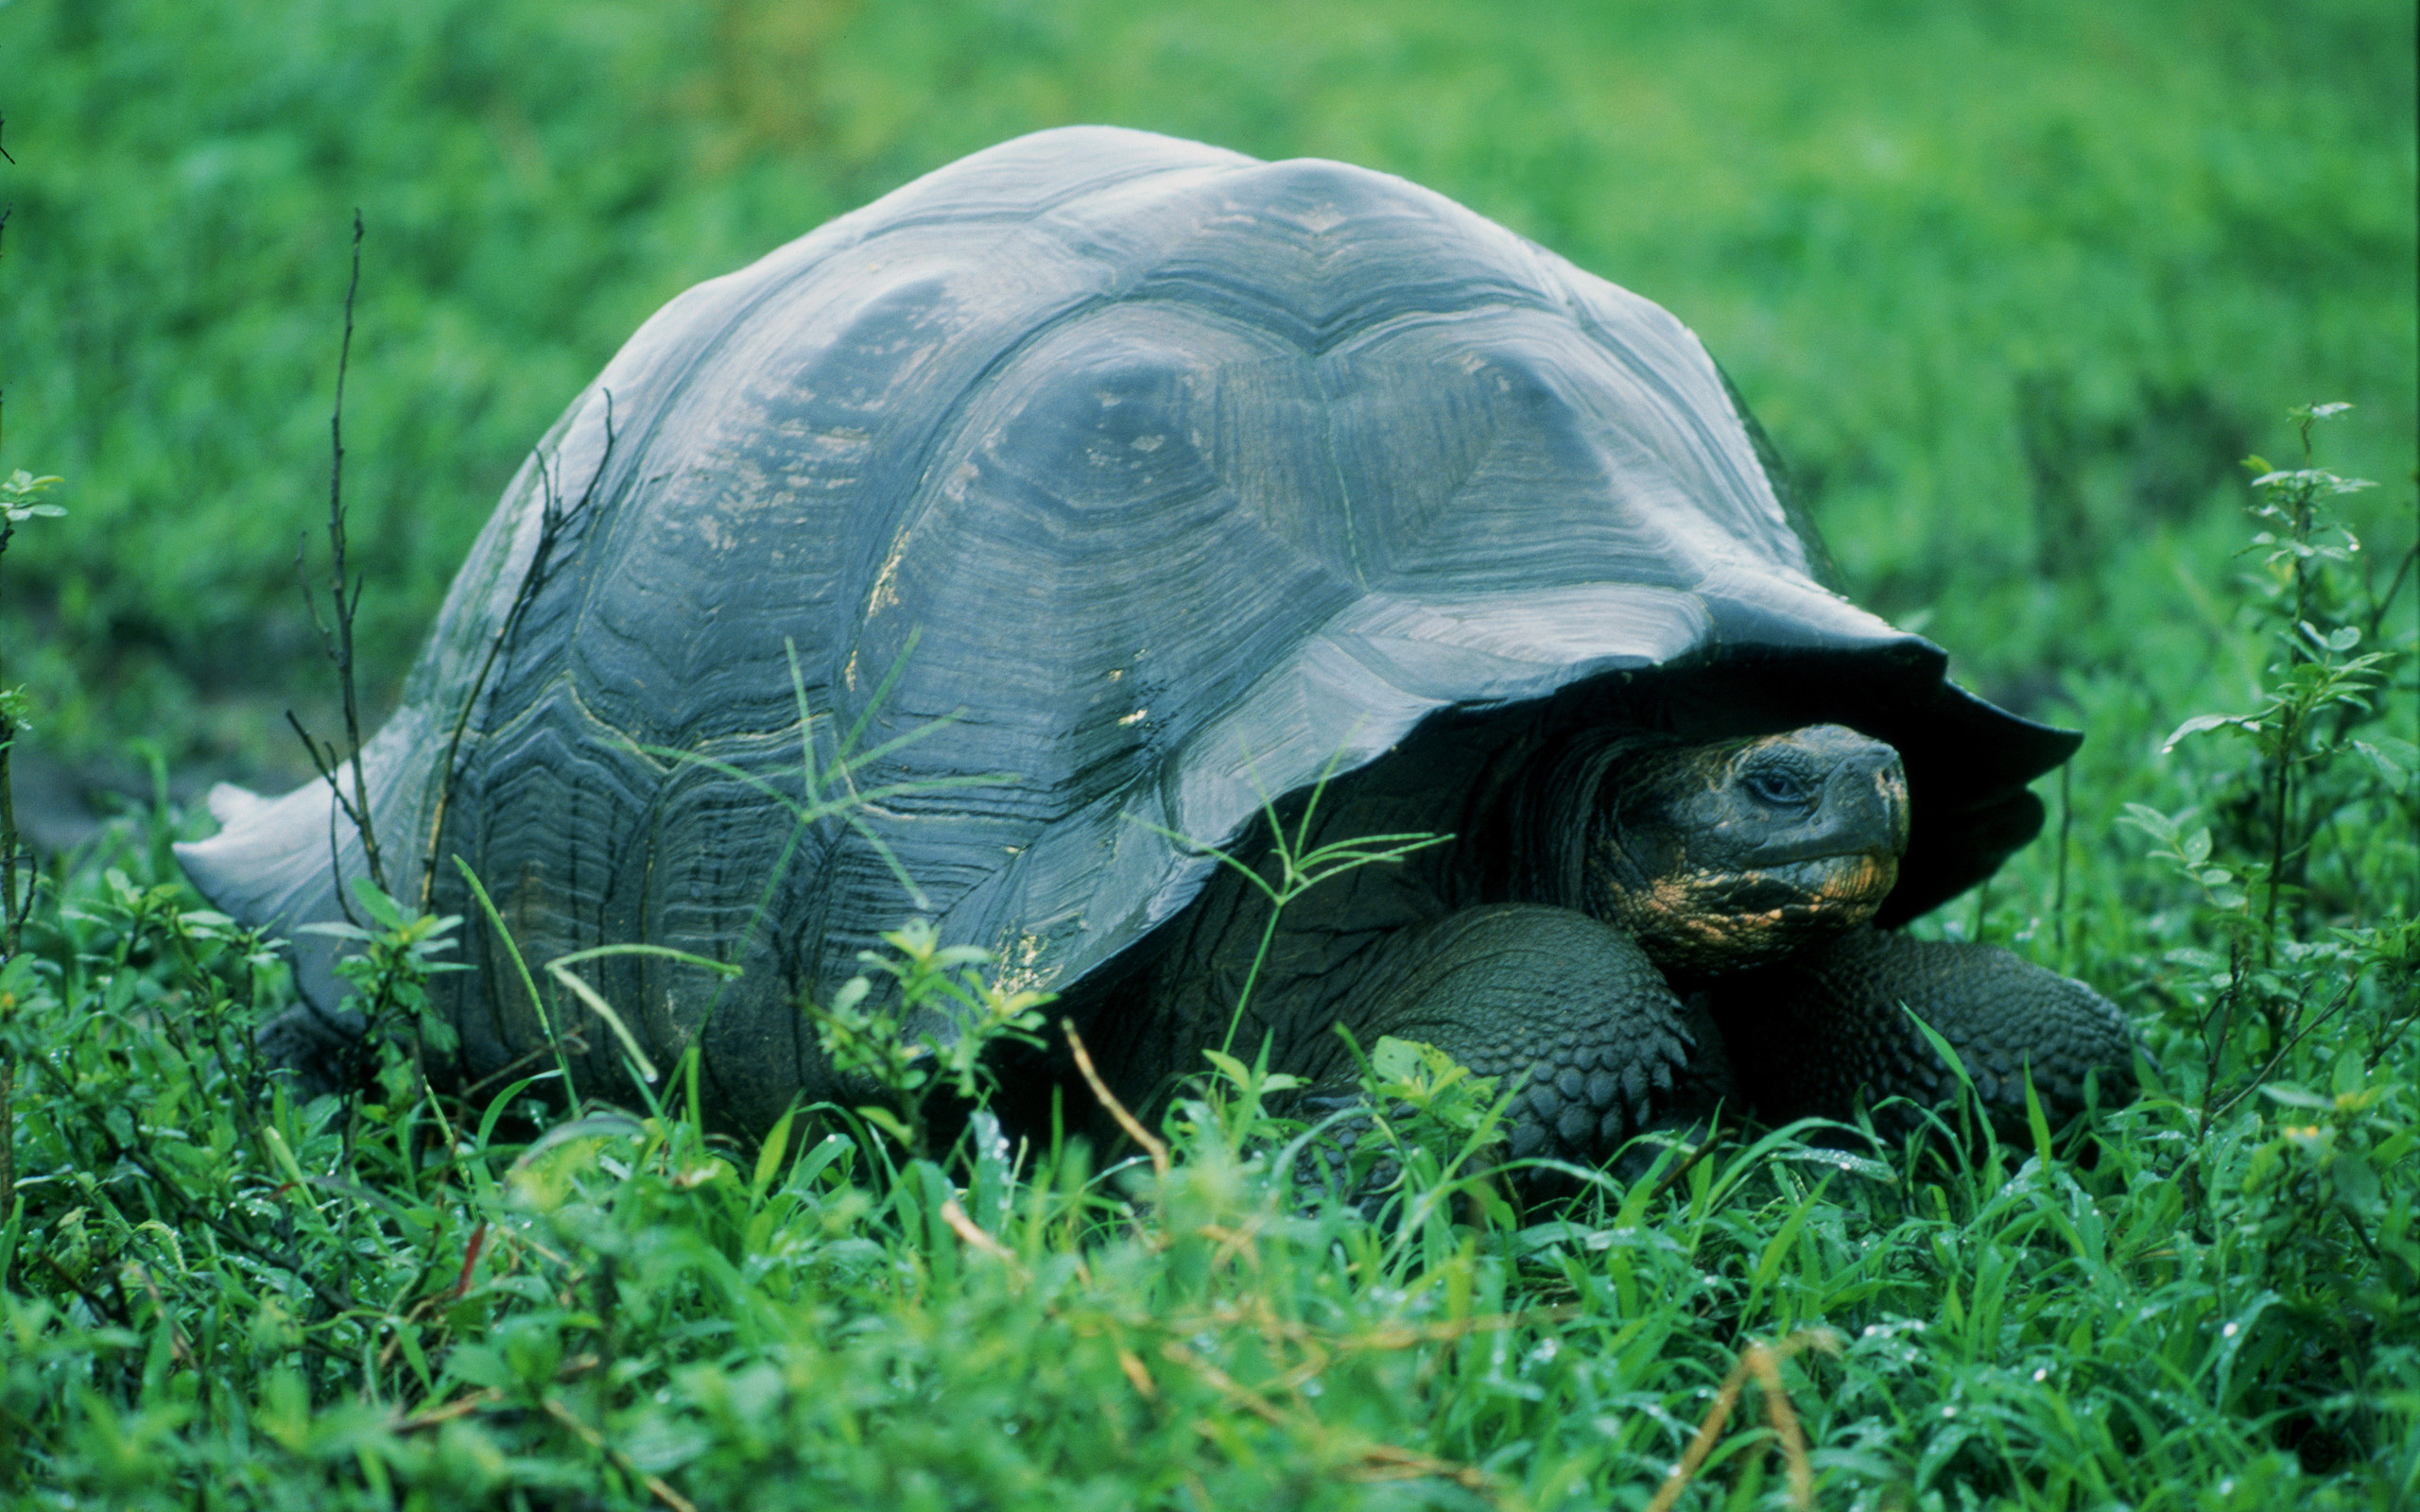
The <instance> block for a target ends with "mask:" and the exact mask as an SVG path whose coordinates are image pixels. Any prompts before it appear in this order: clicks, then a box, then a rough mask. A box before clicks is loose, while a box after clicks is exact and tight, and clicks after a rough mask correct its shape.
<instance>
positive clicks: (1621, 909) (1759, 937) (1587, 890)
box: [1570, 725, 1908, 979]
mask: <svg viewBox="0 0 2420 1512" xmlns="http://www.w3.org/2000/svg"><path fill="white" fill-rule="evenodd" d="M1597 775H1598V778H1599V781H1598V782H1597V784H1596V787H1595V790H1594V793H1593V795H1592V797H1593V801H1592V802H1591V803H1590V804H1589V806H1588V808H1587V810H1586V812H1585V814H1584V815H1581V816H1574V817H1573V819H1572V820H1571V821H1570V822H1571V823H1572V825H1573V829H1574V831H1576V832H1577V833H1578V834H1579V835H1580V837H1581V839H1580V845H1579V852H1580V853H1579V858H1578V861H1579V865H1578V870H1579V876H1578V878H1577V884H1578V886H1577V895H1576V897H1574V898H1573V899H1572V903H1573V904H1576V905H1577V906H1578V907H1580V908H1581V909H1582V911H1584V912H1586V913H1588V914H1590V915H1593V916H1594V917H1596V918H1599V919H1604V920H1606V921H1607V922H1609V923H1614V924H1618V925H1620V926H1621V927H1622V928H1623V929H1625V930H1627V931H1628V932H1629V933H1630V934H1631V935H1632V936H1634V938H1635V939H1637V941H1638V942H1639V944H1640V946H1641V947H1642V948H1643V949H1644V950H1645V951H1646V952H1647V954H1648V957H1649V959H1651V961H1653V962H1654V963H1655V964H1656V966H1657V967H1658V968H1660V969H1661V970H1663V971H1665V973H1666V974H1667V975H1668V976H1669V977H1674V978H1680V979H1692V978H1702V977H1709V976H1716V975H1720V974H1723V973H1725V972H1729V971H1741V970H1745V969H1747V968H1750V967H1755V966H1760V965H1764V964H1766V963H1768V962H1771V961H1773V960H1777V959H1779V958H1781V957H1783V956H1786V955H1789V954H1794V953H1796V952H1798V951H1800V950H1802V949H1804V948H1805V947H1806V946H1807V945H1809V944H1812V943H1814V942H1815V941H1817V940H1819V939H1821V938H1824V937H1826V936H1834V935H1839V934H1841V933H1844V932H1846V931H1848V930H1851V929H1856V928H1858V927H1860V926H1862V925H1864V924H1866V923H1867V922H1869V921H1870V920H1871V919H1873V918H1874V915H1875V911H1876V909H1878V908H1879V907H1880V906H1881V904H1882V900H1883V899H1884V898H1885V897H1886V896H1888V895H1889V893H1890V891H1891V888H1892V886H1893V884H1895V883H1896V882H1897V880H1898V868H1899V858H1900V856H1901V855H1902V854H1904V853H1905V852H1906V851H1907V846H1908V786H1907V778H1906V776H1905V775H1904V773H1903V772H1902V771H1901V768H1900V765H1899V758H1898V753H1897V752H1896V751H1894V750H1893V749H1892V748H1891V747H1888V746H1886V745H1884V744H1882V743H1881V742H1879V741H1876V740H1871V739H1868V738H1867V737H1865V736H1863V735H1860V734H1858V733H1857V732H1856V731H1854V730H1847V729H1845V728H1843V727H1841V726H1839V725H1812V726H1808V727H1806V728H1805V729H1801V730H1790V731H1788V732H1786V733H1784V734H1779V735H1767V736H1760V737H1756V738H1753V739H1744V740H1727V741H1715V742H1709V743H1704V744H1697V745H1684V744H1680V743H1678V742H1671V741H1667V742H1660V743H1655V744H1645V743H1636V742H1634V743H1629V745H1628V748H1626V749H1621V750H1618V751H1616V760H1613V761H1609V762H1606V763H1604V764H1603V765H1602V768H1601V770H1600V771H1599V773H1598V774H1597Z"/></svg>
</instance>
